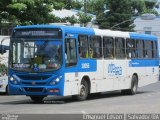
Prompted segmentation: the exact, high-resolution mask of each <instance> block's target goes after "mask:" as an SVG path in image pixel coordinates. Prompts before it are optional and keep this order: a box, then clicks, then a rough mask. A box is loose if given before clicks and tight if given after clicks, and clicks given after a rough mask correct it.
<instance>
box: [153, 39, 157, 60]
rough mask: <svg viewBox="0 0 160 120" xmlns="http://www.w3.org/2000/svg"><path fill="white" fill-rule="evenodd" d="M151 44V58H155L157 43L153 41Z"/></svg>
mask: <svg viewBox="0 0 160 120" xmlns="http://www.w3.org/2000/svg"><path fill="white" fill-rule="evenodd" d="M152 43H153V54H152V57H153V58H157V57H158V56H157V53H158V52H157V42H156V41H153V42H152Z"/></svg>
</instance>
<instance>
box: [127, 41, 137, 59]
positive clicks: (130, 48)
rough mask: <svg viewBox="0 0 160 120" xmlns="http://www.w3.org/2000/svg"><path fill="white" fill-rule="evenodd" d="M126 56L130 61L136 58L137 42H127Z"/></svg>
mask: <svg viewBox="0 0 160 120" xmlns="http://www.w3.org/2000/svg"><path fill="white" fill-rule="evenodd" d="M126 54H127V58H128V59H131V58H136V52H135V40H133V39H127V40H126Z"/></svg>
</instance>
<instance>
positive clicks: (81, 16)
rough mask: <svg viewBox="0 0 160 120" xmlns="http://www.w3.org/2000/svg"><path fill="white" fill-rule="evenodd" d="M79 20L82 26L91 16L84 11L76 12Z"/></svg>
mask: <svg viewBox="0 0 160 120" xmlns="http://www.w3.org/2000/svg"><path fill="white" fill-rule="evenodd" d="M78 16H79V22H80V24H81V25H82V26H86V25H87V23H88V22H90V21H91V19H92V17H91V16H90V15H86V14H85V13H80V12H79V13H78Z"/></svg>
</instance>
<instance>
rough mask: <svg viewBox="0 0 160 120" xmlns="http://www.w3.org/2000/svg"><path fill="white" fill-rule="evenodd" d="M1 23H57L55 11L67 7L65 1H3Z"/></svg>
mask: <svg viewBox="0 0 160 120" xmlns="http://www.w3.org/2000/svg"><path fill="white" fill-rule="evenodd" d="M0 6H1V7H0V13H1V14H0V21H1V23H3V22H10V23H12V24H15V25H28V24H43V23H51V22H56V21H57V20H58V19H57V18H56V17H55V16H54V15H52V14H50V12H52V10H53V9H62V8H64V7H65V0H61V1H60V0H1V1H0Z"/></svg>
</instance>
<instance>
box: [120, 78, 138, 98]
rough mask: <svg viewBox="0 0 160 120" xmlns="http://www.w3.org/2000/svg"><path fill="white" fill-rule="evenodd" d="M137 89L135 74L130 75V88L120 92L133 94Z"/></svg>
mask: <svg viewBox="0 0 160 120" xmlns="http://www.w3.org/2000/svg"><path fill="white" fill-rule="evenodd" d="M137 89H138V79H137V76H136V75H133V76H132V82H131V89H127V90H121V93H122V94H127V95H135V94H136V93H137Z"/></svg>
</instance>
